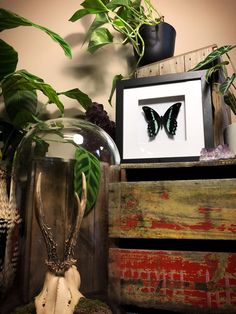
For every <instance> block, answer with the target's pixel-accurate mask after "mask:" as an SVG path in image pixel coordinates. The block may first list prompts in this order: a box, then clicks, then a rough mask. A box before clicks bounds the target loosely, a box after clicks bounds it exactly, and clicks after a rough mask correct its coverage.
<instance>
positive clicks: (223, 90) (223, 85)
mask: <svg viewBox="0 0 236 314" xmlns="http://www.w3.org/2000/svg"><path fill="white" fill-rule="evenodd" d="M235 77H236V74H235V73H233V74H232V76H231V77H227V78H226V79H225V81H224V82H223V83H221V84H220V88H219V91H220V93H221V95H223V96H224V95H226V94H227V93H228V90H229V88H230V86H231V85H232V84H233V82H234V79H235Z"/></svg>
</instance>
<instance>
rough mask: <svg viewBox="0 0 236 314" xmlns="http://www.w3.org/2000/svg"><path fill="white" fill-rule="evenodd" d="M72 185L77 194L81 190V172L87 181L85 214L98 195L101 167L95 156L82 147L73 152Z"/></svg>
mask: <svg viewBox="0 0 236 314" xmlns="http://www.w3.org/2000/svg"><path fill="white" fill-rule="evenodd" d="M75 160H76V162H75V167H74V187H75V191H76V192H77V193H78V195H81V192H82V172H83V173H84V174H85V176H86V182H87V207H86V210H85V215H88V214H89V212H90V211H91V210H92V208H93V206H94V204H95V202H96V199H97V195H98V190H99V185H100V177H101V168H100V162H99V160H98V159H97V157H96V156H94V155H93V154H91V153H90V152H88V151H87V150H85V149H83V148H81V147H80V148H77V149H76V153H75Z"/></svg>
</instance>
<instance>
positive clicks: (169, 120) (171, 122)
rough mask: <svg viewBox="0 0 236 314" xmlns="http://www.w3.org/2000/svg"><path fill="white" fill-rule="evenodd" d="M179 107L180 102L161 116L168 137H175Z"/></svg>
mask: <svg viewBox="0 0 236 314" xmlns="http://www.w3.org/2000/svg"><path fill="white" fill-rule="evenodd" d="M180 107H181V103H180V102H177V103H175V104H174V105H172V106H171V107H170V108H169V109H167V111H166V112H165V114H164V116H163V124H164V128H165V130H166V132H167V134H168V135H175V132H176V129H177V125H178V123H177V117H178V114H179V110H180Z"/></svg>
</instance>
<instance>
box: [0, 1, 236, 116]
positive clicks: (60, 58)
mask: <svg viewBox="0 0 236 314" xmlns="http://www.w3.org/2000/svg"><path fill="white" fill-rule="evenodd" d="M81 2H82V1H80V0H65V1H62V0H60V1H56V0H50V1H48V0H40V1H38V0H1V3H0V5H1V7H3V8H6V9H9V10H12V11H14V12H16V13H18V14H20V15H22V16H24V17H26V18H28V19H30V20H32V21H34V22H35V23H38V24H41V25H43V26H46V27H48V28H50V29H52V30H54V31H55V32H57V33H59V34H60V35H61V36H62V37H63V38H64V39H66V40H67V41H68V42H69V43H70V44H71V46H72V52H73V58H72V59H71V60H70V59H68V58H66V57H65V56H64V53H63V51H62V50H61V49H60V48H59V47H58V46H57V44H55V43H54V42H52V40H51V39H49V38H48V37H47V36H46V35H45V34H43V33H41V32H40V31H39V30H36V29H33V28H30V27H20V28H18V29H13V30H8V31H4V32H3V33H1V38H3V39H4V40H6V41H7V42H8V43H10V44H11V45H13V46H14V48H15V49H16V50H17V51H18V52H19V65H18V69H20V68H25V69H27V70H28V71H30V72H32V73H34V74H36V75H38V76H41V77H42V78H44V80H45V81H46V82H48V83H50V84H51V85H52V86H54V88H55V89H56V90H57V91H65V90H67V89H71V88H75V87H78V88H80V89H81V90H83V91H84V92H86V93H88V94H89V96H90V97H91V98H92V99H93V101H97V102H100V103H103V104H104V106H105V107H106V109H107V111H108V112H109V113H110V115H111V116H112V117H114V112H115V102H114V101H113V107H112V108H111V107H110V106H109V104H108V102H107V98H108V96H109V92H110V86H111V80H112V78H113V76H114V75H115V74H118V73H122V74H124V75H125V74H126V73H127V56H129V52H130V49H128V48H127V47H118V46H117V47H116V48H114V46H110V47H106V48H103V49H102V50H100V51H99V52H98V53H96V54H95V55H90V54H89V53H87V52H86V49H85V48H86V47H82V46H81V42H82V40H83V34H84V32H85V31H86V28H87V27H88V22H89V21H90V19H88V18H84V20H83V22H82V23H81V22H76V23H71V22H69V21H68V19H69V18H70V16H71V15H72V14H73V13H74V12H75V11H76V10H77V9H78V8H79V3H81ZM153 4H154V5H155V6H156V8H157V9H158V10H159V11H161V13H162V14H163V15H164V16H165V21H166V22H169V23H171V24H172V25H174V27H175V28H176V31H177V37H176V49H175V55H178V54H181V53H185V52H188V51H191V50H194V49H199V48H202V47H205V46H208V45H211V44H217V45H218V46H221V45H226V44H235V43H236V19H235V12H236V1H235V0H153ZM231 55H232V59H233V61H234V62H235V64H236V51H235V52H233V53H231ZM63 101H64V104H65V108H67V109H69V108H76V110H77V109H78V108H79V105H78V104H77V103H76V102H75V101H72V100H68V99H67V98H65V99H63ZM52 110H53V109H52Z"/></svg>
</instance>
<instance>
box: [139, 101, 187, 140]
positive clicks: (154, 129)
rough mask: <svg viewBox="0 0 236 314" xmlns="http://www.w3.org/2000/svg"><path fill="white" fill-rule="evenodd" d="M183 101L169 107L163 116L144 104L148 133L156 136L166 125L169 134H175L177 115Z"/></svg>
mask: <svg viewBox="0 0 236 314" xmlns="http://www.w3.org/2000/svg"><path fill="white" fill-rule="evenodd" d="M180 107H181V103H180V102H177V103H175V104H173V105H172V106H171V107H170V108H168V109H167V110H166V112H165V114H164V115H163V116H160V115H159V114H158V113H157V112H156V111H155V110H154V109H152V108H150V107H148V106H143V107H142V109H143V112H144V115H145V119H146V121H147V123H148V128H147V129H148V135H149V137H150V138H154V137H155V136H156V135H157V133H158V132H159V130H160V128H161V129H162V128H163V127H164V129H165V131H166V133H167V135H168V136H170V137H172V136H173V135H175V132H176V129H177V117H178V114H179V110H180Z"/></svg>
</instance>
